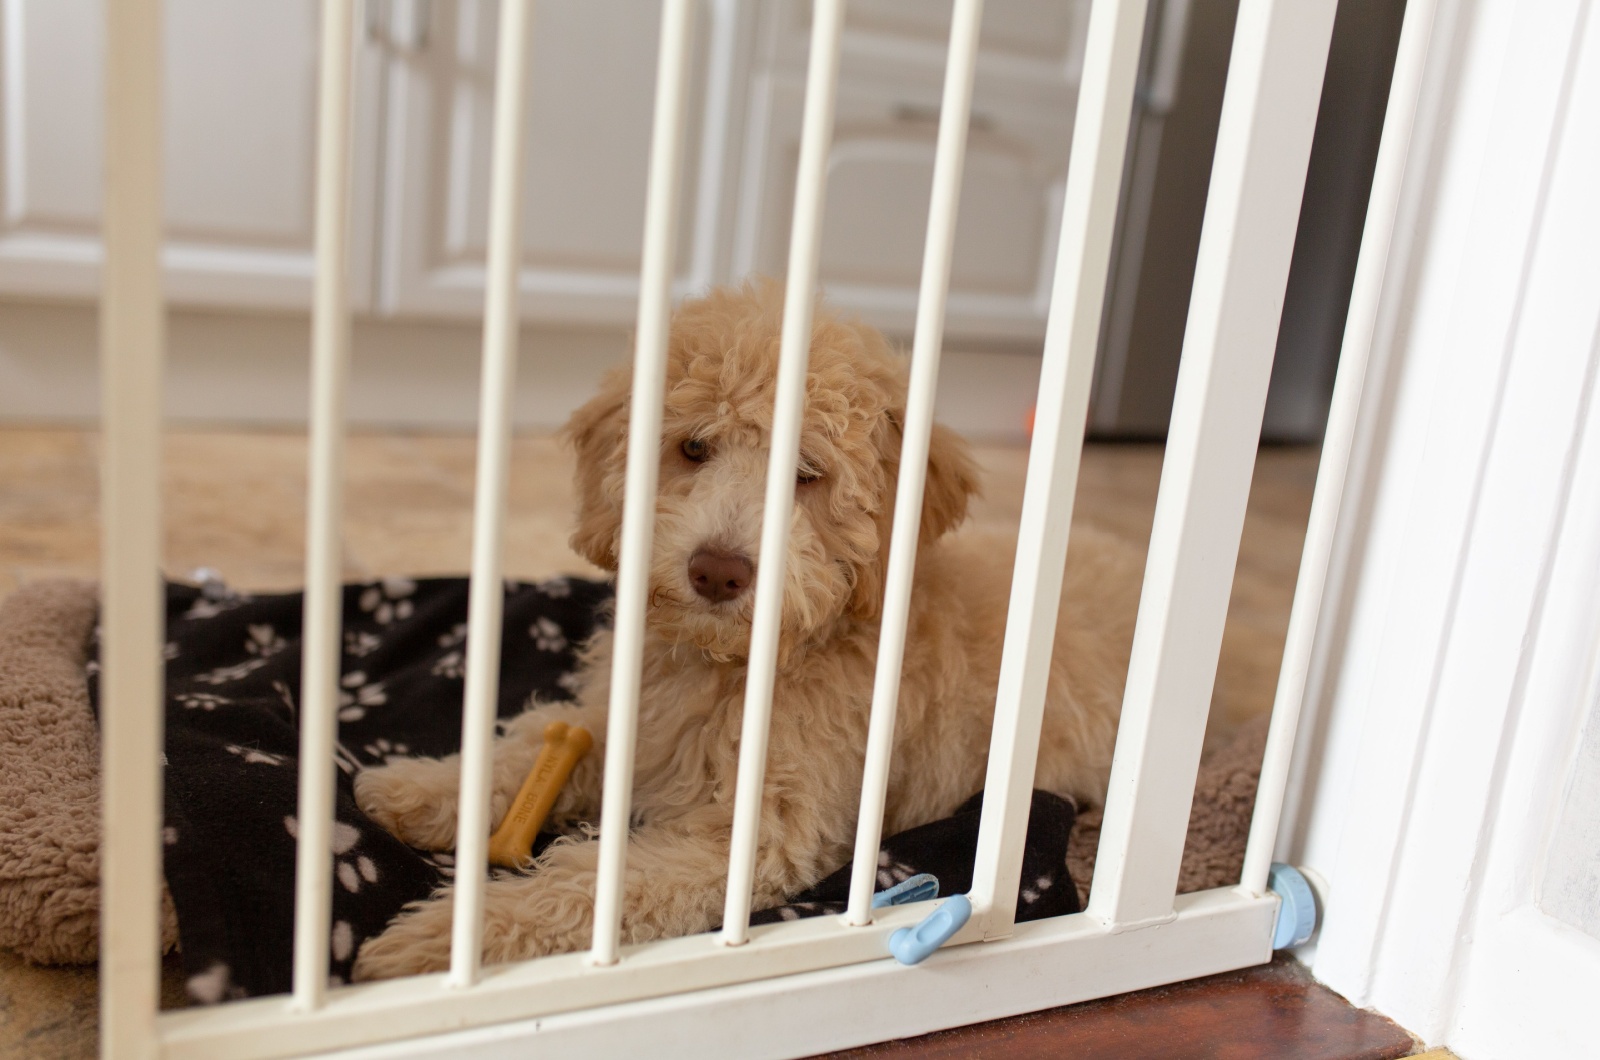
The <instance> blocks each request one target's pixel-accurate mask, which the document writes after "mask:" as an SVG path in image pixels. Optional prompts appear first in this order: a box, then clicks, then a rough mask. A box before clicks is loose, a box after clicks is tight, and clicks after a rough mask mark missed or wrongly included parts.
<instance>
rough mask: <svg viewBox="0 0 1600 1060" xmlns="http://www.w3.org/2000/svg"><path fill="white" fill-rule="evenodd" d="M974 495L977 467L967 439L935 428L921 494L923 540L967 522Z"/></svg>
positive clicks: (943, 428) (929, 445)
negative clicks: (968, 503) (926, 475)
mask: <svg viewBox="0 0 1600 1060" xmlns="http://www.w3.org/2000/svg"><path fill="white" fill-rule="evenodd" d="M977 492H978V467H977V465H976V464H975V463H973V460H972V451H971V450H970V449H969V448H968V447H967V442H966V439H965V438H962V437H961V435H959V434H957V433H956V432H955V431H952V430H951V429H950V428H948V427H943V426H941V425H939V424H937V423H936V424H934V425H933V433H932V435H931V436H930V437H929V438H928V478H927V483H926V485H925V486H923V490H922V535H921V536H922V540H923V541H932V540H934V539H935V538H938V537H940V536H942V535H944V534H946V533H949V532H950V531H951V530H954V529H955V528H956V527H958V526H960V525H961V523H962V522H963V521H964V520H965V519H966V518H967V502H968V500H970V499H971V498H972V497H973V496H975V495H976V494H977Z"/></svg>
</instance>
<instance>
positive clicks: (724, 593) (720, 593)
mask: <svg viewBox="0 0 1600 1060" xmlns="http://www.w3.org/2000/svg"><path fill="white" fill-rule="evenodd" d="M754 577H755V568H754V567H752V566H750V560H749V558H748V557H745V556H741V555H739V554H738V553H736V552H719V551H716V550H715V549H709V548H703V549H701V550H700V551H699V552H696V553H695V554H694V555H692V556H690V557H689V581H690V582H691V583H692V584H693V585H694V591H695V592H697V593H699V594H700V595H701V596H703V597H705V598H706V599H707V600H710V601H711V602H712V603H714V604H720V603H721V602H722V601H724V600H732V599H733V598H734V597H735V596H738V595H739V594H740V593H742V592H744V591H745V590H746V589H747V588H749V587H750V580H751V579H752V578H754Z"/></svg>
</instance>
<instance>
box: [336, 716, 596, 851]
mask: <svg viewBox="0 0 1600 1060" xmlns="http://www.w3.org/2000/svg"><path fill="white" fill-rule="evenodd" d="M552 721H564V722H566V723H567V724H569V725H582V726H584V727H585V728H587V729H588V730H589V731H590V733H591V734H592V735H593V736H594V739H595V746H594V748H593V749H592V750H591V751H590V752H589V753H588V754H587V755H585V756H584V757H583V759H582V760H581V761H579V762H578V765H577V767H576V768H575V769H573V771H572V776H571V777H569V778H568V780H567V783H566V786H565V787H563V788H562V791H561V795H560V797H559V798H558V799H557V800H556V804H555V807H554V809H552V810H551V812H550V823H551V824H552V825H557V826H559V825H561V824H565V823H568V822H571V821H578V820H592V819H595V818H596V817H597V816H598V814H599V807H600V776H601V764H602V762H603V761H604V759H605V752H604V750H603V748H602V746H601V745H602V743H603V740H604V736H605V731H604V721H603V715H600V714H598V712H595V711H591V710H585V709H584V708H581V707H577V706H572V705H569V704H560V705H552V706H542V707H536V708H535V709H533V710H530V711H527V712H525V713H523V714H521V715H518V716H517V717H516V718H515V719H513V720H512V721H511V722H510V723H508V724H507V726H506V734H505V735H504V736H502V737H501V738H500V739H498V740H496V741H495V745H494V770H493V777H492V780H491V782H490V783H491V790H490V806H489V819H490V823H491V826H492V825H494V824H497V823H499V821H500V818H501V817H503V816H505V812H506V809H507V807H508V806H510V805H511V800H512V798H513V797H514V796H515V795H516V793H517V788H519V787H520V786H521V785H522V781H523V778H524V777H526V776H527V775H528V770H530V769H532V768H533V762H534V759H535V758H536V757H537V756H538V753H539V747H540V745H541V744H542V743H543V742H544V728H545V726H546V725H548V724H549V723H550V722H552ZM355 791H356V803H357V804H358V805H359V806H360V807H361V810H362V812H363V813H365V814H366V815H367V816H368V817H370V818H372V819H373V820H374V821H376V822H377V823H378V824H380V825H382V826H383V827H384V828H385V829H387V830H388V831H389V832H390V833H392V834H393V835H395V836H396V837H397V838H399V839H401V840H403V841H404V842H406V843H408V844H410V845H411V846H414V847H417V848H419V849H422V850H449V849H451V848H452V847H454V846H455V842H456V807H457V803H458V801H459V799H460V794H461V756H460V755H449V756H447V757H445V758H400V759H394V760H392V761H390V762H389V763H388V764H387V765H384V766H380V767H378V768H376V769H364V770H362V771H361V772H360V773H357V774H356V778H355Z"/></svg>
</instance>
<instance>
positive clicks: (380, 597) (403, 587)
mask: <svg viewBox="0 0 1600 1060" xmlns="http://www.w3.org/2000/svg"><path fill="white" fill-rule="evenodd" d="M416 591H417V583H416V582H414V581H412V580H411V579H410V578H385V579H383V580H382V581H380V582H377V583H375V584H373V585H369V586H368V587H367V588H366V589H365V590H364V591H363V592H362V594H361V601H360V602H361V610H363V611H365V612H367V613H368V614H370V615H371V616H372V618H373V620H374V621H376V622H377V623H378V625H380V626H387V625H389V624H390V623H391V622H398V621H400V620H401V619H406V618H410V617H411V613H412V611H413V610H414V608H413V606H412V603H411V600H410V599H409V597H410V596H411V594H412V593H414V592H416Z"/></svg>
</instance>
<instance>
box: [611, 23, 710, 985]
mask: <svg viewBox="0 0 1600 1060" xmlns="http://www.w3.org/2000/svg"><path fill="white" fill-rule="evenodd" d="M693 15H694V0H666V3H665V4H664V5H663V7H662V12H661V53H660V59H659V62H658V67H657V71H656V106H655V118H654V121H653V124H652V126H651V133H650V178H649V186H648V188H647V190H646V195H645V222H644V254H643V263H642V265H641V268H640V275H639V330H638V338H637V341H636V346H635V352H634V368H633V394H632V397H631V402H632V404H631V405H630V408H629V412H628V472H627V485H626V487H625V488H626V499H625V501H624V503H623V506H622V547H621V549H620V550H619V555H618V563H617V612H616V621H615V623H614V627H613V628H614V629H615V633H614V635H613V641H612V665H611V708H610V717H609V718H608V720H607V722H606V767H605V788H604V791H603V792H602V793H601V799H600V863H599V868H598V874H597V877H596V881H595V898H594V948H593V952H592V957H593V959H594V962H595V963H596V964H614V963H615V962H616V960H617V944H618V938H619V936H620V934H621V928H622V892H623V887H622V880H623V873H624V871H625V870H626V867H627V866H626V855H627V848H628V820H629V815H630V812H631V810H632V804H633V754H634V747H635V744H636V743H637V740H638V735H639V680H640V666H641V660H642V659H643V656H644V615H645V602H646V596H647V594H648V592H649V585H650V546H651V538H652V535H653V531H654V530H655V518H656V479H657V476H658V472H659V471H660V469H661V443H660V435H661V416H662V408H661V404H662V401H663V397H664V395H663V392H664V390H665V389H666V374H667V332H668V327H669V324H670V319H671V314H672V273H673V262H674V253H673V250H674V247H675V245H676V236H677V221H678V189H679V187H680V185H681V179H680V178H681V176H682V169H683V166H682V158H683V130H684V114H685V106H684V101H685V97H686V96H687V95H688V84H689V43H690V37H689V29H690V24H691V20H692V17H693Z"/></svg>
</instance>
